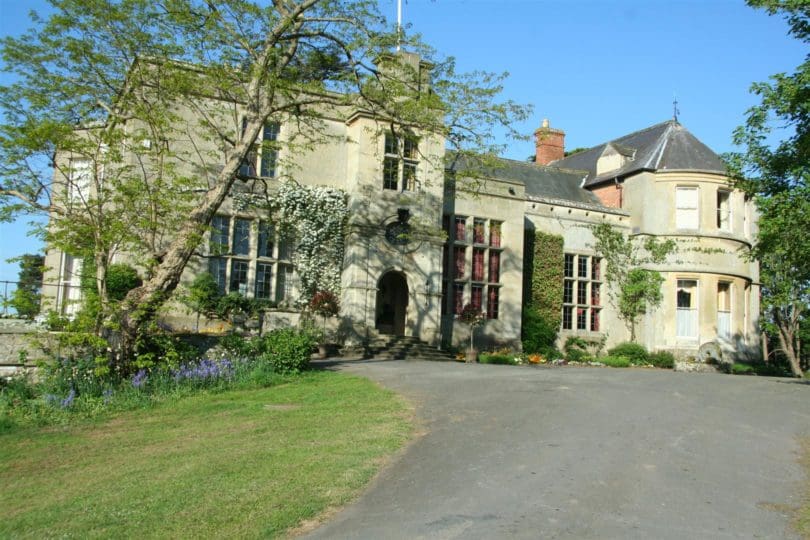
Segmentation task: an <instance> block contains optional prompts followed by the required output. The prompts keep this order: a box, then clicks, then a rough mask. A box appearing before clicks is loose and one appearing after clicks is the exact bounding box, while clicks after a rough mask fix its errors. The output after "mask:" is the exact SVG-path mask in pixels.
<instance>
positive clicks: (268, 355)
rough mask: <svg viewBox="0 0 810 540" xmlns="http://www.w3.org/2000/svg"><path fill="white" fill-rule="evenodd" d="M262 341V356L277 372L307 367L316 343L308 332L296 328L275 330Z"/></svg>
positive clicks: (300, 369) (289, 371) (293, 370)
mask: <svg viewBox="0 0 810 540" xmlns="http://www.w3.org/2000/svg"><path fill="white" fill-rule="evenodd" d="M262 341H263V343H262V348H263V351H264V352H263V353H262V355H261V358H262V360H263V361H265V362H267V363H269V364H270V365H271V366H272V367H273V371H275V372H276V373H298V372H300V371H302V370H304V369H306V368H307V367H308V366H309V359H310V356H311V355H312V348H313V347H314V346H315V344H316V342H315V340H314V339H313V338H312V336H311V335H310V334H309V333H308V332H302V331H300V330H296V329H294V328H282V329H279V330H273V331H272V332H270V333H268V334H267V335H266V336H264V338H263V340H262Z"/></svg>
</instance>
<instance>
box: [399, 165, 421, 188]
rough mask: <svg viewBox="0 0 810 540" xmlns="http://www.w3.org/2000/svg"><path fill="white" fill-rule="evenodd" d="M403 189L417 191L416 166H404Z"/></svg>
mask: <svg viewBox="0 0 810 540" xmlns="http://www.w3.org/2000/svg"><path fill="white" fill-rule="evenodd" d="M394 189H396V188H394ZM402 189H403V190H404V191H416V164H414V163H405V164H404V165H403V166H402Z"/></svg>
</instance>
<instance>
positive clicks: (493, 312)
mask: <svg viewBox="0 0 810 540" xmlns="http://www.w3.org/2000/svg"><path fill="white" fill-rule="evenodd" d="M499 295H500V289H499V288H498V287H493V286H491V285H490V287H489V292H488V294H487V319H497V318H498V312H499V310H500V305H499V303H500V302H499Z"/></svg>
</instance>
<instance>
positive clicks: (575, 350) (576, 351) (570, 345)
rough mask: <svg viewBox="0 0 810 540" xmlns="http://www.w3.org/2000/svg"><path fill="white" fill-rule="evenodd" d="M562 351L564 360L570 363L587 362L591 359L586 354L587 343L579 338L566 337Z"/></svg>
mask: <svg viewBox="0 0 810 540" xmlns="http://www.w3.org/2000/svg"><path fill="white" fill-rule="evenodd" d="M563 351H564V352H565V359H566V360H568V361H570V362H588V361H590V360H591V358H592V357H591V355H590V354H589V353H588V342H587V341H585V340H584V339H582V338H581V337H579V336H568V339H566V340H565V345H564V346H563Z"/></svg>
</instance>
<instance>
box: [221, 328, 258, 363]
mask: <svg viewBox="0 0 810 540" xmlns="http://www.w3.org/2000/svg"><path fill="white" fill-rule="evenodd" d="M261 343H262V341H261V338H244V337H242V336H240V335H238V334H228V335H227V336H222V337H221V338H219V345H220V346H221V347H222V348H223V349H225V351H226V352H227V353H228V354H230V355H231V356H233V357H234V358H251V357H254V356H258V355H259V354H260V353H261V352H262V351H261V347H262V345H261Z"/></svg>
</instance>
